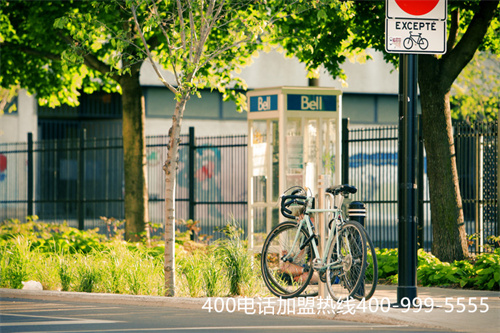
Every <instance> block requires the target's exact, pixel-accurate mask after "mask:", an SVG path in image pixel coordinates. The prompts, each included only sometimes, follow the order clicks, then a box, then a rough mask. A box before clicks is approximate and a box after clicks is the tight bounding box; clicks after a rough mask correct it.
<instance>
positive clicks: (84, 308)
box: [0, 304, 120, 313]
mask: <svg viewBox="0 0 500 333" xmlns="http://www.w3.org/2000/svg"><path fill="white" fill-rule="evenodd" d="M107 309H120V307H117V306H113V307H109V306H108V307H94V306H85V305H82V306H72V307H71V309H68V308H63V307H61V304H57V307H56V308H39V309H26V307H21V308H19V307H12V308H10V307H3V306H0V310H2V313H6V312H9V311H16V312H22V313H27V312H49V311H68V312H69V311H81V310H107Z"/></svg>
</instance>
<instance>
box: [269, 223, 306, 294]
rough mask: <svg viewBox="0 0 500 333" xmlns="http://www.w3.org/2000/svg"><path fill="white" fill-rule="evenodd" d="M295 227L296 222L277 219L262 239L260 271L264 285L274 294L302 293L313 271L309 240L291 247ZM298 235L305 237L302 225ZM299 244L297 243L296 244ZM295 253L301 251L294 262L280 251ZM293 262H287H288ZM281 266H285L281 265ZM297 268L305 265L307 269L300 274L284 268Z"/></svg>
mask: <svg viewBox="0 0 500 333" xmlns="http://www.w3.org/2000/svg"><path fill="white" fill-rule="evenodd" d="M297 231H298V223H296V222H292V221H287V222H283V223H280V224H279V225H277V226H276V227H274V228H273V230H271V232H270V233H269V235H268V236H267V237H266V240H265V241H264V245H263V247H262V255H261V272H262V278H263V280H264V283H265V284H266V287H267V288H268V289H269V291H270V292H271V293H273V294H274V295H275V296H278V297H282V298H292V297H296V296H299V295H301V293H302V292H303V291H304V290H305V289H306V288H307V286H308V284H309V282H310V281H311V278H312V275H313V273H314V270H313V267H312V260H313V251H312V247H311V246H310V243H309V244H307V245H306V246H305V247H304V248H303V250H299V249H298V248H297V249H292V248H291V247H292V245H293V241H294V239H295V236H296V234H297ZM299 232H300V233H301V237H302V238H301V239H302V240H307V239H308V238H309V235H308V233H307V232H306V231H305V230H304V229H301V230H300V231H299ZM297 247H298V246H297ZM285 251H286V252H287V253H295V252H296V251H300V253H301V254H300V255H299V257H298V258H296V259H297V260H295V261H294V262H284V261H282V258H283V253H284V252H285ZM290 264H291V265H292V266H288V265H290ZM284 266H287V267H286V268H284ZM298 268H302V269H304V268H306V269H305V270H306V272H305V273H304V274H300V275H294V274H293V273H290V272H286V271H285V270H287V269H288V270H289V271H290V270H292V269H298Z"/></svg>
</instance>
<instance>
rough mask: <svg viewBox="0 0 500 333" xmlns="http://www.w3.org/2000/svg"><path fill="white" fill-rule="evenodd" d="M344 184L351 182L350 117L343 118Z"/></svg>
mask: <svg viewBox="0 0 500 333" xmlns="http://www.w3.org/2000/svg"><path fill="white" fill-rule="evenodd" d="M342 184H349V118H344V119H342Z"/></svg>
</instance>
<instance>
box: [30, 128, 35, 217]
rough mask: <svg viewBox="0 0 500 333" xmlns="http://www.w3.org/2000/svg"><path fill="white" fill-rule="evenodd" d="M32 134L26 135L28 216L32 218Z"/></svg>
mask: <svg viewBox="0 0 500 333" xmlns="http://www.w3.org/2000/svg"><path fill="white" fill-rule="evenodd" d="M33 185H34V182H33V133H31V132H29V133H28V216H33V215H35V214H34V211H33Z"/></svg>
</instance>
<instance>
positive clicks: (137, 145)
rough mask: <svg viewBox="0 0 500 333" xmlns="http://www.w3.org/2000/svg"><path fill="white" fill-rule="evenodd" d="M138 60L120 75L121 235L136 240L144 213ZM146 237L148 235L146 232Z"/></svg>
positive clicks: (145, 190)
mask: <svg viewBox="0 0 500 333" xmlns="http://www.w3.org/2000/svg"><path fill="white" fill-rule="evenodd" d="M139 70H140V64H138V65H135V66H133V67H132V69H131V72H132V73H131V75H127V74H124V75H123V76H121V78H120V86H121V88H122V104H123V120H122V122H123V124H122V126H123V130H122V133H123V168H124V170H125V202H124V205H125V220H126V223H125V239H126V240H127V241H133V242H136V241H139V240H140V239H141V238H142V237H141V233H143V232H144V231H145V230H146V232H148V230H149V229H146V228H145V224H146V222H149V217H148V188H147V169H146V142H145V141H146V140H145V134H144V123H145V106H144V97H143V95H142V88H141V86H140V83H139ZM146 237H147V239H149V235H148V234H146Z"/></svg>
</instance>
